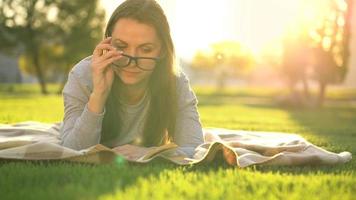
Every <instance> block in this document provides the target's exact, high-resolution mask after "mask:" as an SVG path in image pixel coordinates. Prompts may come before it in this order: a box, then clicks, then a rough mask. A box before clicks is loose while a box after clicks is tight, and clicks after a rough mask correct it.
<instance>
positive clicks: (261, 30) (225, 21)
mask: <svg viewBox="0 0 356 200" xmlns="http://www.w3.org/2000/svg"><path fill="white" fill-rule="evenodd" d="M298 1H299V0H158V2H159V4H160V5H161V6H162V8H163V10H164V11H165V14H166V16H167V18H168V21H169V23H170V27H171V34H172V37H173V40H174V43H175V47H176V51H177V54H178V56H180V57H182V58H185V59H190V58H192V56H193V55H194V53H195V51H196V50H198V49H204V48H207V47H208V46H209V44H211V43H213V42H216V41H221V40H235V41H239V42H241V43H242V44H244V45H246V46H247V47H248V48H250V49H251V50H252V51H253V52H254V53H256V54H258V53H259V52H261V50H263V49H264V47H265V46H267V45H269V44H270V43H272V42H273V41H276V40H278V39H280V38H281V37H282V35H283V34H284V33H285V32H286V30H287V29H288V28H289V27H290V25H289V24H291V22H293V21H294V20H295V18H296V15H297V9H298ZM122 2H123V0H101V3H102V5H103V7H104V8H105V10H106V12H107V20H108V18H109V17H110V15H111V13H112V12H113V11H114V9H115V8H116V7H117V6H118V5H119V4H120V3H122Z"/></svg>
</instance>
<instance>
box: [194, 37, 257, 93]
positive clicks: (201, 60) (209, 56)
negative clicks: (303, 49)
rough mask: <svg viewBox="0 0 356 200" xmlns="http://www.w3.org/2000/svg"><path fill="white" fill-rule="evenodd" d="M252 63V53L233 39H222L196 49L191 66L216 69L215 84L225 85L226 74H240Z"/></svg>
mask: <svg viewBox="0 0 356 200" xmlns="http://www.w3.org/2000/svg"><path fill="white" fill-rule="evenodd" d="M253 64H254V57H253V55H252V53H251V52H250V51H249V50H248V49H247V48H245V47H243V46H242V45H241V44H240V43H238V42H235V41H222V42H217V43H214V44H211V45H210V49H209V50H206V51H202V50H200V51H197V52H196V54H195V55H194V57H193V61H192V67H193V68H195V69H199V70H210V71H214V70H215V71H216V72H217V73H218V76H217V86H218V88H219V89H221V88H223V87H224V85H225V80H226V78H227V77H228V76H235V77H236V76H242V75H245V74H247V73H248V72H249V70H250V69H251V67H252V66H253Z"/></svg>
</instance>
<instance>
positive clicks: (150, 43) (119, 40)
mask: <svg viewBox="0 0 356 200" xmlns="http://www.w3.org/2000/svg"><path fill="white" fill-rule="evenodd" d="M114 42H115V43H116V42H120V43H123V44H125V45H127V42H125V41H123V40H121V39H118V38H117V39H115V40H114ZM146 45H152V46H153V47H156V46H157V45H155V44H154V43H152V42H146V43H143V44H140V45H139V46H140V47H142V46H146Z"/></svg>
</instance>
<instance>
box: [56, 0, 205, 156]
mask: <svg viewBox="0 0 356 200" xmlns="http://www.w3.org/2000/svg"><path fill="white" fill-rule="evenodd" d="M105 38H106V39H104V40H103V41H101V42H100V43H99V44H98V45H97V46H96V48H95V49H94V51H93V55H91V56H89V57H87V58H84V59H83V60H82V61H80V62H79V63H78V64H76V65H75V66H74V67H73V69H72V70H71V72H70V73H69V78H68V82H67V83H66V85H65V87H64V89H63V98H64V112H65V113H64V120H63V123H62V126H61V140H62V145H63V146H66V147H69V148H72V149H76V150H79V149H84V148H88V147H90V146H92V145H95V144H98V143H101V144H104V145H106V146H108V147H118V146H119V147H118V148H116V149H117V150H118V151H119V152H120V153H122V154H124V155H125V156H126V157H137V156H140V155H137V154H139V153H140V151H137V149H141V150H145V148H149V147H151V146H159V145H162V144H165V143H167V142H170V141H171V142H174V143H176V144H177V145H178V146H179V147H178V149H177V152H179V153H184V154H186V156H189V157H192V155H193V154H194V149H195V147H197V146H198V145H199V144H201V143H203V133H202V126H201V122H200V119H199V114H198V111H197V99H196V96H195V94H194V92H193V91H192V90H191V88H190V86H189V81H188V79H187V77H186V76H185V75H184V73H183V72H179V71H177V70H175V68H174V59H175V55H174V46H173V43H172V39H171V36H170V29H169V25H168V22H167V19H166V16H165V14H164V12H163V10H162V9H161V7H160V6H159V5H158V4H157V3H156V2H155V1H154V0H127V1H125V2H123V3H122V4H121V5H120V6H119V7H118V8H117V9H116V10H115V11H114V13H113V14H112V16H111V18H110V20H109V22H108V24H107V27H106V30H105ZM132 149H135V151H132Z"/></svg>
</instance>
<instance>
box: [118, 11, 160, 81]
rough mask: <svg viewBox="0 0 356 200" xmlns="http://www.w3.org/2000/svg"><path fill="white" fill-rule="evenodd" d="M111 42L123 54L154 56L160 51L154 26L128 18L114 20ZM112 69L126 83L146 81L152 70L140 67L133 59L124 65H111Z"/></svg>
mask: <svg viewBox="0 0 356 200" xmlns="http://www.w3.org/2000/svg"><path fill="white" fill-rule="evenodd" d="M111 44H112V46H114V47H115V48H116V49H117V50H119V51H123V52H124V54H126V55H129V56H134V57H153V58H156V57H159V55H160V51H161V44H160V41H159V39H158V36H157V33H156V30H155V29H154V27H152V26H150V25H147V24H143V23H140V22H138V21H136V20H134V19H130V18H122V19H119V20H118V21H117V22H116V24H115V26H114V29H113V32H112V40H111ZM151 61H152V60H151ZM153 62H154V61H153ZM140 66H141V65H140ZM113 69H114V72H115V74H116V75H117V76H118V77H120V79H121V80H122V82H123V83H124V84H127V85H138V84H140V83H144V82H146V81H148V79H149V77H150V76H151V74H152V72H153V70H152V71H145V70H142V69H140V68H139V67H137V66H136V63H135V62H134V61H133V60H131V63H130V64H129V65H128V66H126V67H123V68H119V67H113ZM146 83H147V82H146Z"/></svg>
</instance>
